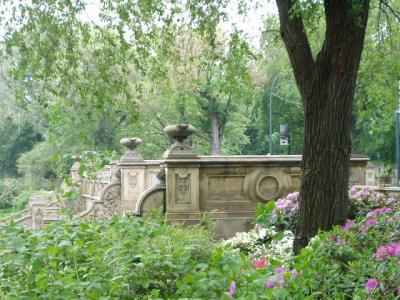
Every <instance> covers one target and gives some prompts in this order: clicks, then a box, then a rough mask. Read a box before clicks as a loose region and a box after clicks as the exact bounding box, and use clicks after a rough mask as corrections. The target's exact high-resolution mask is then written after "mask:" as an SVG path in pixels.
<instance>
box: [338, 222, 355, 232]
mask: <svg viewBox="0 0 400 300" xmlns="http://www.w3.org/2000/svg"><path fill="white" fill-rule="evenodd" d="M354 226H356V223H355V222H354V221H353V220H347V222H346V224H344V226H342V228H341V230H342V231H348V230H349V229H350V228H352V227H354Z"/></svg>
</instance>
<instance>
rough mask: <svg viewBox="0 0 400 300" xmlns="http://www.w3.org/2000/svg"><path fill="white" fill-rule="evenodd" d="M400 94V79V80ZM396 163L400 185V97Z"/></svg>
mask: <svg viewBox="0 0 400 300" xmlns="http://www.w3.org/2000/svg"><path fill="white" fill-rule="evenodd" d="M399 94H400V81H399ZM396 154H397V155H396V163H397V186H400V178H399V177H400V99H399V108H398V109H397V110H396Z"/></svg>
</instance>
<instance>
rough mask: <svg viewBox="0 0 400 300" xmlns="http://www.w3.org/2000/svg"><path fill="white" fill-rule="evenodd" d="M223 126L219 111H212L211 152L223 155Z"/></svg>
mask: <svg viewBox="0 0 400 300" xmlns="http://www.w3.org/2000/svg"><path fill="white" fill-rule="evenodd" d="M221 133H222V127H221V122H220V120H219V118H218V112H217V111H212V112H211V140H212V142H211V154H212V155H221V153H222V152H221V140H222V134H221Z"/></svg>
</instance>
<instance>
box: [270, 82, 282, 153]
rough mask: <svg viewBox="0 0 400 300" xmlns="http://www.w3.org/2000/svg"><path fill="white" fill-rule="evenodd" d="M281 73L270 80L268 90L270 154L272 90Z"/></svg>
mask: <svg viewBox="0 0 400 300" xmlns="http://www.w3.org/2000/svg"><path fill="white" fill-rule="evenodd" d="M280 75H281V74H278V75H276V76H275V78H274V80H273V81H272V85H271V90H270V91H269V154H270V155H272V94H273V93H272V91H273V90H274V86H275V81H276V80H277V79H278V77H279V76H280Z"/></svg>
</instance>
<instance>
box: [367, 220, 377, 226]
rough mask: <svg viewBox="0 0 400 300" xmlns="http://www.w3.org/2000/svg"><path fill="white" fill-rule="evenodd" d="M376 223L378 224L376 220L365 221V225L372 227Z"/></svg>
mask: <svg viewBox="0 0 400 300" xmlns="http://www.w3.org/2000/svg"><path fill="white" fill-rule="evenodd" d="M377 222H378V220H377V219H369V220H368V221H367V225H370V226H372V225H375V224H376V223H377Z"/></svg>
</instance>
